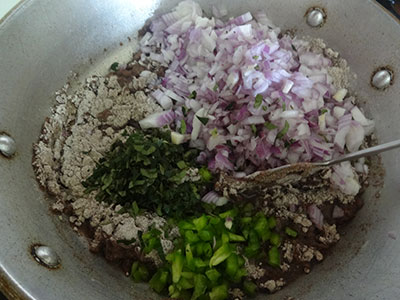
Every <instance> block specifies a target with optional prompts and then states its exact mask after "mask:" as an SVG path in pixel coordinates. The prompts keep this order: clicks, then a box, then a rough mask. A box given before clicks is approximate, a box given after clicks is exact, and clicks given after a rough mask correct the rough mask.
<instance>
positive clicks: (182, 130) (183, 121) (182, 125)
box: [181, 119, 186, 134]
mask: <svg viewBox="0 0 400 300" xmlns="http://www.w3.org/2000/svg"><path fill="white" fill-rule="evenodd" d="M185 133H186V122H185V120H184V119H182V120H181V134H185Z"/></svg>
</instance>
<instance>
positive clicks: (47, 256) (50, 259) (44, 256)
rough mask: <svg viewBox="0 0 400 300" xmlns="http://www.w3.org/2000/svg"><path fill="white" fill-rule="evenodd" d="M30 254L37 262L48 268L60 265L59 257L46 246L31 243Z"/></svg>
mask: <svg viewBox="0 0 400 300" xmlns="http://www.w3.org/2000/svg"><path fill="white" fill-rule="evenodd" d="M31 254H32V256H33V257H34V258H35V260H36V261H37V262H38V263H39V264H41V265H43V266H45V267H47V268H49V269H56V268H58V267H59V266H60V263H61V260H60V257H59V256H58V254H57V253H56V252H55V251H54V250H53V249H52V248H50V247H48V246H44V245H33V246H32V247H31Z"/></svg>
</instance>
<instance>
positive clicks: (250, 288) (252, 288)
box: [243, 280, 257, 297]
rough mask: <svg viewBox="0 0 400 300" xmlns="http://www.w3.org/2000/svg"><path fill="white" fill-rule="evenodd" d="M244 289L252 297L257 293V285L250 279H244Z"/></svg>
mask: <svg viewBox="0 0 400 300" xmlns="http://www.w3.org/2000/svg"><path fill="white" fill-rule="evenodd" d="M243 291H244V292H245V293H246V294H247V295H248V296H250V297H254V296H255V295H256V294H257V285H256V284H255V283H254V282H252V281H250V280H245V281H243Z"/></svg>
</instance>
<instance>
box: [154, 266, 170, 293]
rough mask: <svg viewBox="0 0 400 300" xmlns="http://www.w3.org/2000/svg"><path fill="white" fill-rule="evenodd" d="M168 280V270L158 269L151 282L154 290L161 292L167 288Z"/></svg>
mask: <svg viewBox="0 0 400 300" xmlns="http://www.w3.org/2000/svg"><path fill="white" fill-rule="evenodd" d="M167 281H168V271H164V270H158V271H157V273H155V274H154V276H153V277H152V278H151V279H150V281H149V284H150V287H151V288H152V289H153V290H155V291H156V292H157V293H159V294H160V293H161V292H162V291H163V290H164V289H165V287H166V285H167Z"/></svg>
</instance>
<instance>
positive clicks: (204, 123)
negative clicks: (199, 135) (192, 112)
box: [196, 116, 209, 125]
mask: <svg viewBox="0 0 400 300" xmlns="http://www.w3.org/2000/svg"><path fill="white" fill-rule="evenodd" d="M196 117H197V119H199V121H200V122H201V123H202V124H203V125H207V123H208V120H209V119H208V118H204V117H199V116H196Z"/></svg>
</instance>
